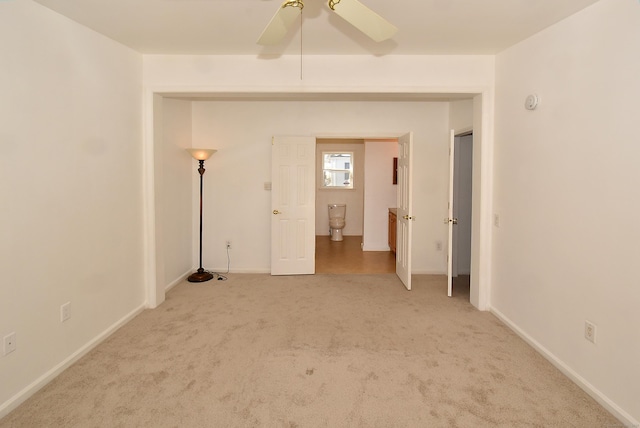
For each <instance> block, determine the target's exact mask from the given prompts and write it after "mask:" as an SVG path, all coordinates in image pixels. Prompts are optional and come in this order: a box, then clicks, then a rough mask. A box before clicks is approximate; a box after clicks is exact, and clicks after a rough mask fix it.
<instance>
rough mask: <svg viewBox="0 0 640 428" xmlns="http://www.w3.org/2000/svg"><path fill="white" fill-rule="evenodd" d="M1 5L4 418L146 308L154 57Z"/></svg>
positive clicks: (0, 408)
mask: <svg viewBox="0 0 640 428" xmlns="http://www.w3.org/2000/svg"><path fill="white" fill-rule="evenodd" d="M1 10H2V11H1V13H0V57H1V58H2V66H1V67H0V93H1V94H2V96H1V97H0V195H1V198H0V199H1V200H2V221H1V222H0V272H2V282H1V284H0V337H5V336H6V335H8V334H9V333H12V332H15V334H16V344H17V349H16V350H15V351H13V352H11V353H10V354H8V355H6V356H3V357H0V379H2V381H1V382H0V384H1V387H0V417H2V416H4V415H5V414H6V413H7V412H8V411H9V410H11V409H12V408H13V407H15V406H17V405H18V404H19V403H20V402H22V401H23V400H24V399H26V398H27V397H28V396H29V395H30V394H32V393H33V392H35V391H36V390H37V389H38V388H39V387H41V386H42V385H44V384H45V383H46V382H47V381H49V380H51V379H52V378H53V377H54V376H55V375H57V374H58V373H59V372H60V371H62V370H63V369H64V368H65V367H67V366H68V365H69V364H70V363H71V362H73V361H74V360H75V359H77V358H79V356H81V355H83V353H84V352H86V351H87V350H88V349H90V348H91V347H92V346H93V345H95V344H96V343H97V342H99V341H100V340H101V339H102V338H104V337H105V335H107V334H108V333H109V332H111V331H113V330H114V329H115V328H117V327H118V326H119V325H121V324H122V323H124V322H125V321H126V320H128V319H130V317H132V316H133V315H135V314H136V313H138V312H139V311H140V310H142V309H143V308H144V304H145V288H144V270H143V267H144V263H143V254H144V253H143V224H142V221H143V210H142V202H141V201H142V198H143V193H142V172H141V165H142V149H141V142H142V135H141V130H142V85H141V76H142V57H141V55H139V54H137V53H136V52H134V51H132V50H130V49H128V48H125V47H123V46H121V45H119V44H117V43H115V42H113V41H111V40H109V39H106V38H105V37H103V36H100V35H98V34H97V33H95V32H93V31H91V30H88V29H87V28H85V27H83V26H80V25H78V24H76V23H74V22H72V21H70V20H68V19H67V18H64V17H62V16H60V15H58V14H56V13H54V12H52V11H51V10H49V9H46V8H44V7H42V6H40V5H38V4H37V3H34V2H31V1H15V2H3V3H2V5H1ZM67 302H70V311H69V314H70V318H69V319H68V320H67V321H65V322H64V323H63V322H61V321H60V312H61V311H60V307H61V305H62V304H65V303H67Z"/></svg>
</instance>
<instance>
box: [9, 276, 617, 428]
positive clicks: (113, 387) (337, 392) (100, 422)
mask: <svg viewBox="0 0 640 428" xmlns="http://www.w3.org/2000/svg"><path fill="white" fill-rule="evenodd" d="M228 278H229V279H228V280H227V281H211V282H208V283H203V284H190V283H186V282H185V283H182V284H179V285H178V286H176V287H175V288H174V289H172V290H171V291H170V292H169V293H168V294H167V300H166V301H165V302H164V303H163V304H162V305H161V306H160V307H159V308H157V309H154V310H147V311H144V312H143V313H142V314H140V315H139V316H137V317H136V318H135V319H133V320H132V321H131V322H130V323H128V324H127V325H125V326H123V327H122V328H121V329H120V330H118V331H117V332H116V333H115V334H113V335H112V336H111V337H109V338H108V339H107V340H106V341H104V342H103V343H102V344H100V345H99V346H98V347H96V348H95V349H94V350H92V351H91V352H90V353H88V354H87V355H86V356H85V357H83V358H82V359H80V360H79V361H78V362H77V363H76V364H74V365H73V366H71V367H70V368H69V369H67V370H66V371H65V372H63V373H62V374H61V375H60V376H58V377H57V378H56V379H55V380H53V381H52V382H51V383H50V384H48V385H47V386H45V387H44V388H43V389H42V390H40V391H39V392H37V393H36V394H34V395H33V396H32V397H31V398H30V399H29V400H27V401H26V402H25V403H23V404H22V405H21V406H20V407H18V408H17V409H15V410H14V411H13V412H11V413H10V414H9V415H7V416H6V417H5V418H3V419H2V420H0V427H2V428H5V427H110V428H112V427H288V428H293V427H611V426H619V425H620V423H619V422H618V421H617V420H616V419H615V418H614V417H613V416H611V415H610V414H609V413H608V412H607V411H606V410H605V409H603V408H602V407H601V406H600V405H598V404H597V403H596V402H595V401H594V400H593V399H591V398H590V397H589V396H588V395H587V394H585V393H584V392H583V391H582V390H580V389H579V388H578V387H577V386H576V385H575V384H573V383H572V382H571V381H570V380H569V379H567V378H566V377H565V376H564V375H562V374H561V373H560V372H559V371H558V370H557V369H555V368H554V367H553V366H552V365H551V364H550V363H549V362H547V361H546V360H545V359H544V358H543V357H542V356H540V355H539V354H538V353H537V352H535V351H534V350H533V349H532V348H531V347H530V346H529V345H527V344H526V343H525V342H523V341H522V340H521V339H520V338H519V337H517V336H516V335H515V334H514V333H513V332H512V331H511V330H509V329H508V328H507V327H506V326H504V325H503V324H502V323H501V322H500V321H499V320H498V319H496V318H495V317H494V316H493V315H492V314H490V313H487V312H479V311H477V310H475V309H474V308H473V307H472V306H471V305H470V304H469V302H468V291H467V292H466V294H465V291H464V290H462V291H460V290H457V291H456V295H455V296H454V297H453V298H447V297H446V279H445V278H443V277H440V276H427V275H415V276H414V277H413V290H412V291H411V292H408V291H406V290H405V289H404V287H403V286H402V284H401V283H400V281H399V280H398V279H397V278H396V276H395V275H393V274H387V275H328V274H327V275H310V276H284V277H272V276H270V275H259V274H256V275H247V274H243V275H241V274H230V275H229V276H228Z"/></svg>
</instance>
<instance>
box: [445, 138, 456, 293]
mask: <svg viewBox="0 0 640 428" xmlns="http://www.w3.org/2000/svg"><path fill="white" fill-rule="evenodd" d="M455 138H456V137H455V135H454V131H453V129H452V130H451V133H450V137H449V203H448V204H447V218H446V219H445V220H444V221H445V223H447V227H448V239H447V296H449V297H451V290H452V285H453V225H454V224H455V223H456V219H455V218H454V217H453V178H454V170H455V151H456V144H455V142H456V140H455Z"/></svg>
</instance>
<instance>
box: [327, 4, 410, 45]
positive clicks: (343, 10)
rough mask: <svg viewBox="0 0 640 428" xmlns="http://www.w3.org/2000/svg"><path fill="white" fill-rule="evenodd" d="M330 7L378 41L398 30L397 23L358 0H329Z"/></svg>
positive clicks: (391, 35)
mask: <svg viewBox="0 0 640 428" xmlns="http://www.w3.org/2000/svg"><path fill="white" fill-rule="evenodd" d="M329 7H330V8H331V9H332V10H333V11H334V12H335V13H337V14H338V15H339V16H340V17H341V18H342V19H344V20H345V21H347V22H348V23H349V24H351V25H353V26H354V27H356V28H357V29H358V30H360V31H362V32H363V33H364V34H366V35H367V36H369V37H371V38H372V39H373V40H374V41H376V42H381V41H383V40H387V39H389V38H391V37H393V35H394V34H395V33H396V31H398V29H397V28H396V27H395V25H393V24H391V23H390V22H389V21H387V20H386V19H384V18H383V17H381V16H380V15H378V14H377V13H375V12H374V11H372V10H371V9H369V8H368V7H367V6H365V5H363V4H362V3H360V2H359V1H358V0H329Z"/></svg>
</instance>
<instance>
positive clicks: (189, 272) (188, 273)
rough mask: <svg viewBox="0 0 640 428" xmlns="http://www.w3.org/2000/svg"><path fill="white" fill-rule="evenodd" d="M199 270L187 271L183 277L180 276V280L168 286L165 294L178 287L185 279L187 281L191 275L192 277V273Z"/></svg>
mask: <svg viewBox="0 0 640 428" xmlns="http://www.w3.org/2000/svg"><path fill="white" fill-rule="evenodd" d="M197 269H198V268H195V269H189V270H188V271H186V272H185V273H183V274H182V275H180V276H179V277H178V279H176V280H174V281H173V282H171V283H170V284H169V285H167V286H166V287H165V288H164V292H165V293H166V292H167V291H169V290H171V289H172V288H173V287H175V286H176V285H178V284H180V283H181V282H182V281H184V280H185V279H187V278H188V277H189V275H191V272H195V271H196V270H197Z"/></svg>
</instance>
